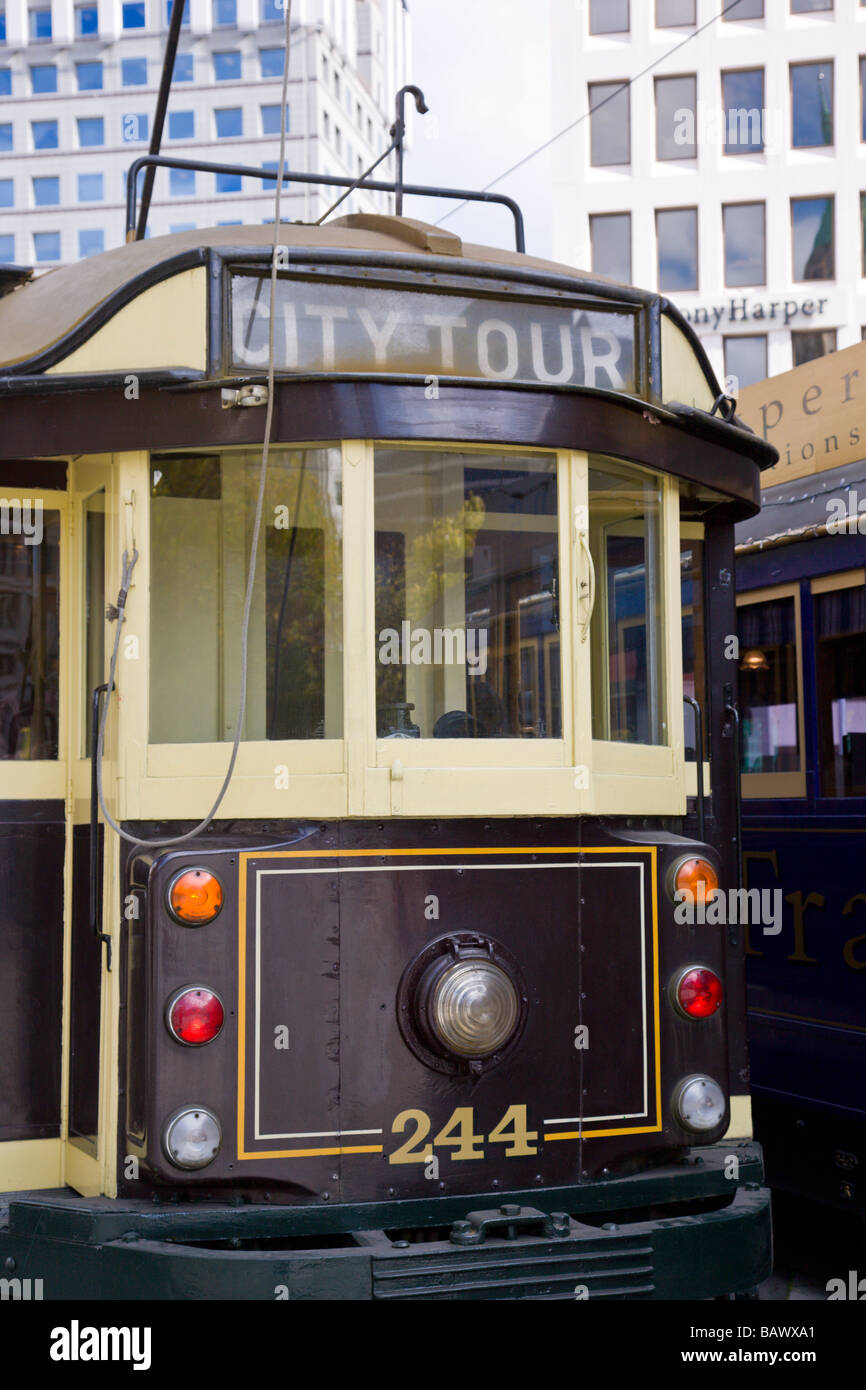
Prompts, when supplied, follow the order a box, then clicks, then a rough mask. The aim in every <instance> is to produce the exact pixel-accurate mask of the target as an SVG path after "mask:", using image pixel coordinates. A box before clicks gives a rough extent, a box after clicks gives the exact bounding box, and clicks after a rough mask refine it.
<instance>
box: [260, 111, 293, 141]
mask: <svg viewBox="0 0 866 1390" xmlns="http://www.w3.org/2000/svg"><path fill="white" fill-rule="evenodd" d="M261 110H262V135H279V133H280V108H279V106H263V107H262V109H261ZM286 130H287V131H288V130H289V107H288V106H287V107H286Z"/></svg>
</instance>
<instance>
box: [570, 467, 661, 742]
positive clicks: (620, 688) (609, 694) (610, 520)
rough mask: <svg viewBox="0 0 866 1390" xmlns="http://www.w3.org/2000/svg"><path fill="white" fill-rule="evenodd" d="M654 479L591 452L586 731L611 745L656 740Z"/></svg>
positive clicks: (657, 510) (657, 509)
mask: <svg viewBox="0 0 866 1390" xmlns="http://www.w3.org/2000/svg"><path fill="white" fill-rule="evenodd" d="M660 517H661V486H660V483H659V480H658V478H656V477H655V476H654V475H652V474H649V473H643V472H641V471H640V470H639V469H636V468H632V467H630V466H629V465H628V464H624V463H618V462H615V461H614V460H613V459H604V458H599V457H592V456H591V457H590V466H589V535H590V550H591V552H592V558H593V564H594V567H595V585H596V597H595V608H594V613H593V619H592V624H591V629H590V635H591V642H592V671H593V678H592V732H593V737H594V738H597V739H604V740H609V741H612V742H615V743H645V744H663V743H666V742H667V728H666V725H665V722H664V717H663V711H664V706H665V693H664V653H663V648H662V615H661V607H660V602H659V595H660V594H661V592H662V583H661V569H660V566H661V545H660Z"/></svg>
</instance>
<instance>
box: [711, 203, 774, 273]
mask: <svg viewBox="0 0 866 1390" xmlns="http://www.w3.org/2000/svg"><path fill="white" fill-rule="evenodd" d="M722 222H723V226H724V233H725V284H726V285H727V286H729V287H730V288H731V289H737V288H739V287H740V286H741V285H766V283H767V255H766V208H765V205H764V204H763V203H728V204H727V206H726V207H723V208H722Z"/></svg>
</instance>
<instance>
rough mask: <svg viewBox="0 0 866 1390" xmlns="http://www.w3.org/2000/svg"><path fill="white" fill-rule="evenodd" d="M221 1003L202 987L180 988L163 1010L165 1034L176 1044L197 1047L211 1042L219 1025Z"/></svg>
mask: <svg viewBox="0 0 866 1390" xmlns="http://www.w3.org/2000/svg"><path fill="white" fill-rule="evenodd" d="M224 1018H225V1011H224V1009H223V1006H222V1000H221V999H220V997H219V995H218V994H215V993H214V992H213V990H212V989H206V988H205V987H204V986H203V985H184V987H183V989H180V990H178V991H177V993H176V994H173V995H172V997H171V999H170V1000H169V1001H168V1006H167V1008H166V1011H165V1021H166V1024H167V1025H168V1031H169V1032H170V1033H171V1035H172V1037H173V1038H176V1039H177V1041H178V1042H182V1043H188V1044H189V1045H190V1046H191V1047H200V1046H201V1044H202V1043H209V1042H213V1040H214V1038H215V1037H216V1036H217V1034H218V1033H219V1031H220V1029H221V1028H222V1026H223V1019H224Z"/></svg>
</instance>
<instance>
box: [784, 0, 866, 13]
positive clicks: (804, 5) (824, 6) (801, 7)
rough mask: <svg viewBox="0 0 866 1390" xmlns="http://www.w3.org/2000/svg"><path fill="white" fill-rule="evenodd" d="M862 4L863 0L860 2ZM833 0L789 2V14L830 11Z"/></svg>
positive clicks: (796, 0) (798, 0) (793, 0)
mask: <svg viewBox="0 0 866 1390" xmlns="http://www.w3.org/2000/svg"><path fill="white" fill-rule="evenodd" d="M860 3H861V4H862V3H863V0H860ZM832 8H833V0H791V14H810V13H811V12H812V10H832Z"/></svg>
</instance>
